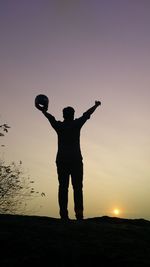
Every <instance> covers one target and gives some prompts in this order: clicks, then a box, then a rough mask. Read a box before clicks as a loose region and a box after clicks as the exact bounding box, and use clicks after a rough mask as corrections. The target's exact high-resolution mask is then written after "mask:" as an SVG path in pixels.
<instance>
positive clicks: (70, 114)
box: [63, 107, 75, 120]
mask: <svg viewBox="0 0 150 267" xmlns="http://www.w3.org/2000/svg"><path fill="white" fill-rule="evenodd" d="M74 113H75V110H74V108H72V107H66V108H64V109H63V118H64V120H73V119H74Z"/></svg>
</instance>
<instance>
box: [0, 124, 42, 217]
mask: <svg viewBox="0 0 150 267" xmlns="http://www.w3.org/2000/svg"><path fill="white" fill-rule="evenodd" d="M9 128H10V126H8V125H7V124H2V125H0V136H1V137H3V136H5V133H7V132H8V129H9ZM2 146H4V145H2ZM33 184H34V181H33V180H32V179H31V178H30V177H29V176H26V175H24V173H23V171H22V161H20V162H19V163H15V162H11V163H9V164H7V163H6V162H5V160H3V159H0V213H3V214H6V213H9V214H16V213H19V214H24V213H25V212H27V211H28V207H27V202H28V201H29V200H31V199H33V198H35V197H37V196H45V194H44V193H43V192H42V193H39V192H38V191H36V190H35V189H34V186H33Z"/></svg>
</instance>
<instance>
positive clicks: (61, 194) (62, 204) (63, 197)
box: [57, 162, 69, 219]
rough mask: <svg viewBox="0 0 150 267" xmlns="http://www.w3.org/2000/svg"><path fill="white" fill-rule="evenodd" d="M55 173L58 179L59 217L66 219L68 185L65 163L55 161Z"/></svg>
mask: <svg viewBox="0 0 150 267" xmlns="http://www.w3.org/2000/svg"><path fill="white" fill-rule="evenodd" d="M57 173H58V181H59V190H58V202H59V208H60V217H61V218H62V219H68V209H67V206H68V187H69V172H68V168H67V166H66V164H63V163H58V162H57Z"/></svg>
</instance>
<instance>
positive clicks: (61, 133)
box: [35, 101, 101, 220]
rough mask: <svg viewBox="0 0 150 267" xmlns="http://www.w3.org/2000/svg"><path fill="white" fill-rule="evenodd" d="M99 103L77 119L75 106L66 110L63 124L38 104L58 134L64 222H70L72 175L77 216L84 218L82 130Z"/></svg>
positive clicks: (60, 198)
mask: <svg viewBox="0 0 150 267" xmlns="http://www.w3.org/2000/svg"><path fill="white" fill-rule="evenodd" d="M100 104H101V102H100V101H95V105H94V106H93V107H91V108H90V109H88V110H87V111H86V112H84V113H83V115H82V116H81V117H80V118H78V119H74V113H75V110H74V109H73V108H72V107H66V108H64V109H63V118H64V121H57V120H56V119H55V117H54V116H52V115H51V114H49V113H48V112H47V108H44V107H41V106H40V105H38V104H36V103H35V105H36V107H37V108H38V109H39V110H41V111H42V112H43V114H44V115H45V117H46V118H47V119H48V120H49V122H50V124H51V126H52V127H53V128H54V130H55V131H56V133H57V135H58V152H57V156H56V165H57V173H58V181H59V192H58V200H59V207H60V217H61V218H62V219H68V209H67V206H68V187H69V176H71V181H72V186H73V192H74V210H75V215H76V218H77V220H81V219H83V190H82V189H83V162H82V154H81V149H80V130H81V128H82V126H83V124H84V123H85V122H86V121H87V120H88V119H89V118H90V116H91V114H92V113H93V112H94V111H95V109H96V108H97V107H98V106H99V105H100Z"/></svg>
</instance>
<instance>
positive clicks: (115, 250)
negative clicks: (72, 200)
mask: <svg viewBox="0 0 150 267" xmlns="http://www.w3.org/2000/svg"><path fill="white" fill-rule="evenodd" d="M0 245H1V248H0V266H40V265H41V266H53V267H56V266H59V267H68V266H69V267H79V266H91V267H95V266H120V267H122V266H127V267H128V266H141V267H144V266H149V267H150V221H146V220H144V219H136V220H131V219H129V220H128V219H119V218H111V217H106V216H104V217H98V218H90V219H85V220H83V221H75V220H71V221H69V222H62V221H61V220H60V219H55V218H49V217H38V216H20V215H0ZM46 262H47V263H46Z"/></svg>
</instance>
